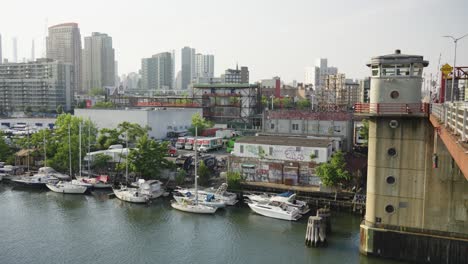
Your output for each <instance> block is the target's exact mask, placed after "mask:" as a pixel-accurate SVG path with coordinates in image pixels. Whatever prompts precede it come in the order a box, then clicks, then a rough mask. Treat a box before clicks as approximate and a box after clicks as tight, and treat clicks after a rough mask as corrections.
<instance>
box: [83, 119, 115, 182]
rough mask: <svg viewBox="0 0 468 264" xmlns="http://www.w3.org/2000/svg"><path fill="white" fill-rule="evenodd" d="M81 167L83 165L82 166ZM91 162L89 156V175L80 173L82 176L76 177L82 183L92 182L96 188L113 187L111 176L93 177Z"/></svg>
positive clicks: (89, 135)
mask: <svg viewBox="0 0 468 264" xmlns="http://www.w3.org/2000/svg"><path fill="white" fill-rule="evenodd" d="M88 153H91V126H88ZM80 168H81V166H80ZM91 175H92V172H91V163H90V159H89V158H88V176H87V177H83V176H82V175H81V173H80V176H77V177H76V179H77V180H78V181H79V182H80V183H84V184H91V187H92V188H94V189H110V188H112V184H111V183H110V182H109V176H107V175H100V176H97V177H91Z"/></svg>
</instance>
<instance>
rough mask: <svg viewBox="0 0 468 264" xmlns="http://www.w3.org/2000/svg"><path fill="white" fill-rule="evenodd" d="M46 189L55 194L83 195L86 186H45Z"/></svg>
mask: <svg viewBox="0 0 468 264" xmlns="http://www.w3.org/2000/svg"><path fill="white" fill-rule="evenodd" d="M46 186H47V188H49V189H50V190H51V191H53V192H56V193H67V194H83V193H85V192H86V191H87V190H88V188H87V187H86V186H80V185H72V184H66V185H63V184H49V183H48V184H46Z"/></svg>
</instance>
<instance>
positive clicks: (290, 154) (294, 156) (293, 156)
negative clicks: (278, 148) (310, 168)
mask: <svg viewBox="0 0 468 264" xmlns="http://www.w3.org/2000/svg"><path fill="white" fill-rule="evenodd" d="M284 155H285V156H286V158H287V159H289V160H295V161H303V160H304V159H305V158H304V155H303V154H302V151H296V148H293V147H292V148H287V149H286V150H285V151H284Z"/></svg>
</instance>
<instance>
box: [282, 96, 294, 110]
mask: <svg viewBox="0 0 468 264" xmlns="http://www.w3.org/2000/svg"><path fill="white" fill-rule="evenodd" d="M281 106H282V108H291V107H292V106H293V101H292V99H291V98H289V97H283V98H281Z"/></svg>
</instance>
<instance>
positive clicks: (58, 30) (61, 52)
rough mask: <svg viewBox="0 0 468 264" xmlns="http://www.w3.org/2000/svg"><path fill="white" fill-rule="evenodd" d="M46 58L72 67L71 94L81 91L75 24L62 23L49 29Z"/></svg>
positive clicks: (78, 30) (79, 56)
mask: <svg viewBox="0 0 468 264" xmlns="http://www.w3.org/2000/svg"><path fill="white" fill-rule="evenodd" d="M46 50H47V58H49V59H54V60H58V61H61V62H63V63H69V64H71V65H72V66H73V68H72V70H73V81H72V82H73V87H72V91H73V93H83V90H82V89H81V84H82V81H81V77H82V76H81V59H82V57H81V34H80V29H79V28H78V24H77V23H64V24H59V25H55V26H51V27H49V34H48V36H47V41H46Z"/></svg>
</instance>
